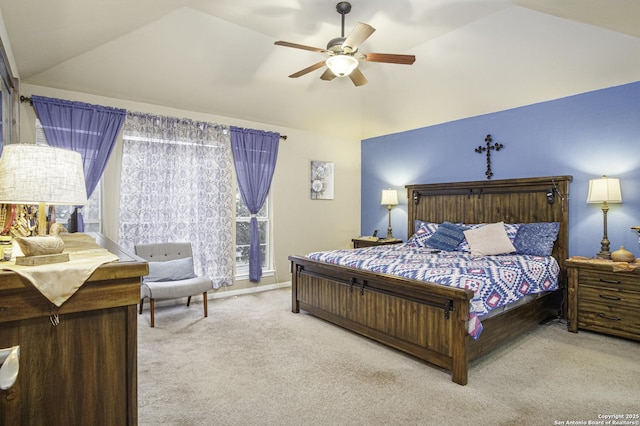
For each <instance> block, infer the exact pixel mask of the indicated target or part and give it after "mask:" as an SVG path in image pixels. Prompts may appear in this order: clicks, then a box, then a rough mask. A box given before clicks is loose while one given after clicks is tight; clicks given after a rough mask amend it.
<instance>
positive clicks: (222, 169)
mask: <svg viewBox="0 0 640 426" xmlns="http://www.w3.org/2000/svg"><path fill="white" fill-rule="evenodd" d="M123 129H124V130H123V152H122V176H121V179H120V182H121V183H120V228H119V244H120V245H122V246H123V247H126V248H129V249H130V250H133V247H134V245H135V244H139V243H157V242H170V241H191V243H192V245H193V252H194V264H195V268H196V273H198V274H200V275H206V276H208V277H209V278H211V279H212V280H213V282H214V287H216V288H217V287H220V286H222V285H229V284H231V283H232V277H233V258H234V254H235V253H234V248H233V225H234V214H233V199H234V197H235V193H234V191H233V186H232V167H233V159H232V156H231V148H230V145H231V144H230V140H229V134H228V131H227V130H226V128H225V127H224V126H220V125H217V124H212V123H204V122H195V121H192V120H187V119H178V118H172V117H163V116H155V115H150V114H141V113H135V112H127V118H126V120H125V123H124V127H123Z"/></svg>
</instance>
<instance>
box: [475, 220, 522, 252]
mask: <svg viewBox="0 0 640 426" xmlns="http://www.w3.org/2000/svg"><path fill="white" fill-rule="evenodd" d="M464 237H465V238H466V240H467V243H469V248H470V249H471V256H473V257H480V256H492V255H496V254H506V253H513V252H514V251H516V249H515V247H514V246H513V244H512V243H511V240H509V237H508V236H507V231H506V230H505V229H504V222H498V223H491V224H488V225H484V226H481V227H479V228H475V229H469V230H467V231H464Z"/></svg>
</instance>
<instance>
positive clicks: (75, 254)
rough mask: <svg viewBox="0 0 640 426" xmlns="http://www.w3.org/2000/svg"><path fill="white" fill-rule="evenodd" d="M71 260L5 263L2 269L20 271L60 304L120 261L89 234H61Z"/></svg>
mask: <svg viewBox="0 0 640 426" xmlns="http://www.w3.org/2000/svg"><path fill="white" fill-rule="evenodd" d="M60 237H62V238H63V240H64V241H65V249H64V252H66V253H69V261H68V262H62V263H53V264H48V265H38V266H22V265H16V264H15V260H11V261H9V262H3V263H2V265H1V268H2V269H4V270H9V271H13V272H15V273H17V274H18V275H20V276H22V277H24V278H25V279H27V280H28V281H29V282H31V283H32V284H33V285H34V287H36V288H37V289H38V290H39V291H40V293H42V294H43V295H44V296H45V297H46V298H47V299H49V300H50V301H51V303H53V304H55V305H56V306H58V307H60V306H61V305H62V304H63V303H64V302H66V301H67V299H69V298H70V297H71V296H73V295H74V293H75V292H76V291H77V290H78V289H79V288H80V287H82V285H83V284H84V283H85V282H86V281H87V280H88V279H89V277H90V276H91V274H93V272H94V271H95V270H96V269H98V267H100V266H101V265H103V264H105V263H109V262H113V261H116V260H118V256H116V255H114V254H112V253H111V252H109V251H108V250H106V249H104V248H102V247H100V246H98V244H97V243H96V241H95V240H94V239H93V238H92V237H90V236H88V235H86V234H69V235H67V236H63V235H61V236H60Z"/></svg>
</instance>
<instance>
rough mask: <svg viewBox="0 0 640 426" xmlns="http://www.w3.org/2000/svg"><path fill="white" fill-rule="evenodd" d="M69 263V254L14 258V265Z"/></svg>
mask: <svg viewBox="0 0 640 426" xmlns="http://www.w3.org/2000/svg"><path fill="white" fill-rule="evenodd" d="M68 261H69V253H57V254H40V255H36V256H16V265H21V266H39V265H50V264H52V263H62V262H68Z"/></svg>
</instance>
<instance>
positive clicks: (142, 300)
mask: <svg viewBox="0 0 640 426" xmlns="http://www.w3.org/2000/svg"><path fill="white" fill-rule="evenodd" d="M143 304H144V299H140V312H138V315H142V305H143Z"/></svg>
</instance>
